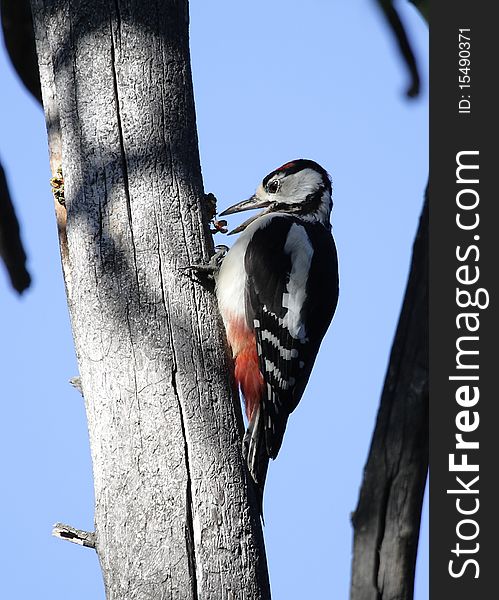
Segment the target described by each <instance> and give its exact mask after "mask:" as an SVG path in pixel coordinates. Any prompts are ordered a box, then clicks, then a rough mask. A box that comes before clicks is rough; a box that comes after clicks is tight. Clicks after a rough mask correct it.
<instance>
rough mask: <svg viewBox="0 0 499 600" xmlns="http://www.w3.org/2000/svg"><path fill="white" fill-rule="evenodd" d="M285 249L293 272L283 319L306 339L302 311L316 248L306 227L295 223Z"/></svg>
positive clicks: (297, 336) (294, 334)
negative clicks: (301, 317) (301, 316)
mask: <svg viewBox="0 0 499 600" xmlns="http://www.w3.org/2000/svg"><path fill="white" fill-rule="evenodd" d="M284 251H285V252H286V253H287V254H289V255H290V258H291V272H290V274H289V282H288V284H287V286H286V290H287V293H284V294H283V295H282V305H283V306H284V307H285V308H287V309H288V311H287V313H286V315H285V316H284V319H283V325H284V326H285V327H287V329H288V330H289V333H290V334H291V336H292V337H293V338H295V339H299V340H300V341H302V342H304V341H306V335H307V333H306V330H305V323H303V322H302V321H301V319H300V313H301V309H302V306H303V303H304V302H305V299H306V296H307V292H306V289H307V280H308V273H309V271H310V265H311V264H312V257H313V255H314V249H313V247H312V244H311V242H310V239H309V237H308V235H307V232H306V230H305V228H304V227H302V226H301V225H297V224H296V223H293V225H291V227H290V229H289V233H288V237H287V238H286V244H285V245H284Z"/></svg>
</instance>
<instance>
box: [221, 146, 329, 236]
mask: <svg viewBox="0 0 499 600" xmlns="http://www.w3.org/2000/svg"><path fill="white" fill-rule="evenodd" d="M332 206H333V201H332V188H331V179H330V177H329V175H328V173H327V171H326V170H325V169H323V168H322V167H321V166H320V165H319V164H317V163H316V162H314V161H313V160H307V159H303V158H300V159H297V160H293V161H291V162H288V163H286V164H284V165H282V167H279V168H278V169H275V171H272V172H271V173H269V174H268V175H267V176H266V177H264V179H263V181H262V182H261V183H260V185H259V186H258V188H257V190H256V192H255V193H254V194H253V196H251V198H248V199H247V200H243V201H242V202H238V203H237V204H234V205H233V206H231V207H229V208H227V209H226V210H224V211H223V212H221V213H220V216H225V215H231V214H234V213H237V212H242V211H244V210H252V209H256V208H263V209H264V210H263V211H261V212H260V213H258V214H257V215H255V216H253V217H251V218H250V219H248V220H247V221H245V222H244V223H243V224H242V225H240V226H239V227H237V228H236V229H234V230H233V231H231V232H230V234H233V233H239V232H241V231H243V230H244V229H246V227H248V225H249V224H250V223H252V222H253V221H255V220H256V219H258V218H259V217H261V216H262V215H264V214H268V213H273V212H279V213H288V214H294V215H297V216H300V217H301V218H303V219H304V220H307V221H311V222H319V223H321V224H322V225H324V226H325V227H328V228H329V227H330V223H329V218H330V214H331V209H332Z"/></svg>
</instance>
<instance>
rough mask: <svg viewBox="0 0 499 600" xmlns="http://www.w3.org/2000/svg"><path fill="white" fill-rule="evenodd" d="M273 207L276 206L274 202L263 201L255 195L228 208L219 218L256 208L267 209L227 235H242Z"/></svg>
mask: <svg viewBox="0 0 499 600" xmlns="http://www.w3.org/2000/svg"><path fill="white" fill-rule="evenodd" d="M273 207H274V204H273V203H272V202H270V201H269V200H266V199H265V200H262V199H261V198H258V197H257V196H256V195H253V196H251V198H248V199H247V200H243V201H242V202H238V203H237V204H234V205H233V206H230V207H229V208H226V209H225V210H224V211H222V212H221V213H220V215H219V216H220V217H225V216H226V215H233V214H234V213H238V212H243V211H245V210H253V209H255V208H266V210H262V211H260V212H259V213H258V214H256V215H254V216H253V217H251V218H250V219H248V220H247V221H244V223H242V224H241V225H239V227H236V229H233V230H232V231H229V233H228V234H227V235H232V234H234V233H240V232H241V231H244V230H245V229H246V227H248V225H249V224H250V223H253V221H254V220H255V219H258V217H261V216H262V215H264V214H266V213H268V212H270V211H271V210H272V208H273Z"/></svg>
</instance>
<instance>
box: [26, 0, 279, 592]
mask: <svg viewBox="0 0 499 600" xmlns="http://www.w3.org/2000/svg"><path fill="white" fill-rule="evenodd" d="M32 8H33V15H34V26H35V38H36V43H37V52H38V57H39V66H40V77H41V84H42V94H43V102H44V109H45V115H46V120H47V129H48V134H49V146H50V154H51V166H52V171H53V173H54V175H57V170H58V169H59V168H60V167H61V168H62V173H63V177H64V188H63V189H64V194H63V195H62V193H61V181H60V179H56V185H57V186H58V192H59V193H58V194H57V200H56V212H57V220H58V226H59V234H60V243H61V256H62V263H63V269H64V276H65V282H66V289H67V296H68V304H69V309H70V314H71V322H72V328H73V335H74V341H75V346H76V352H77V357H78V364H79V369H80V376H81V385H82V391H83V394H84V397H85V404H86V410H87V417H88V427H89V432H90V443H91V452H92V461H93V471H94V486H95V534H94V535H88V534H87V533H85V532H78V530H76V529H73V528H70V527H66V526H61V527H59V534H60V535H61V536H63V537H67V538H70V539H73V541H80V543H82V544H83V545H87V546H95V548H96V551H97V553H98V555H99V559H100V563H101V567H102V572H103V576H104V583H105V588H106V593H107V597H108V598H109V599H113V600H115V599H125V598H126V599H127V600H132V599H133V600H135V599H136V600H139V599H153V598H154V599H155V600H156V599H160V598H164V599H173V598H178V599H190V600H196V599H198V598H202V599H203V600H208V599H213V600H222V599H227V600H229V599H238V598H241V599H242V598H251V599H252V600H254V599H262V600H263V599H267V598H269V597H270V591H269V583H268V575H267V567H266V559H265V551H264V545H263V539H262V532H261V526H260V522H259V515H258V508H257V505H256V502H255V498H254V497H253V495H252V493H251V487H248V481H247V477H246V471H245V466H244V464H243V461H242V457H241V441H240V426H241V415H240V408H239V405H238V404H237V405H236V404H234V403H233V401H232V399H231V389H230V387H231V386H230V382H229V380H228V377H227V373H228V372H229V366H228V362H227V356H226V353H224V350H223V348H224V341H223V339H224V338H223V333H222V328H221V323H220V320H219V318H218V315H217V310H216V305H215V301H214V297H213V294H212V293H211V292H210V290H209V289H206V288H205V287H203V285H200V284H199V283H197V282H196V281H193V280H192V278H191V277H190V276H188V274H187V273H186V272H185V271H184V270H183V269H184V267H186V266H188V265H190V264H194V263H200V262H202V261H206V260H207V259H208V258H209V256H210V254H211V253H212V252H213V244H212V241H211V236H210V233H209V228H208V223H207V221H208V219H207V218H206V215H205V211H203V186H202V180H201V171H200V165H199V156H198V145H197V137H196V123H195V113H194V101H193V92H192V82H191V73H190V60H189V46H188V21H189V18H188V6H187V0H177V1H173V0H169V1H165V2H160V3H149V2H143V1H140V0H115V1H114V2H102V1H99V0H72V1H71V2H67V1H65V0H32ZM85 542H86V543H85Z"/></svg>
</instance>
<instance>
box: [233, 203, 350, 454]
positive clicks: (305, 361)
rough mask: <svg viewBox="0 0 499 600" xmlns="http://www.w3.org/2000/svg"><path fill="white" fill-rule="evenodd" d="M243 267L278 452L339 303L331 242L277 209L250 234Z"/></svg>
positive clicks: (266, 416) (272, 449) (270, 447)
mask: <svg viewBox="0 0 499 600" xmlns="http://www.w3.org/2000/svg"><path fill="white" fill-rule="evenodd" d="M245 268H246V274H247V285H246V313H247V315H248V321H249V322H248V325H249V326H250V327H251V328H253V329H254V330H255V336H256V342H257V351H258V356H259V364H260V370H261V372H262V375H263V377H264V380H265V390H264V394H263V398H262V405H261V408H260V414H259V415H258V418H259V421H260V428H261V429H263V430H264V431H265V444H266V450H267V455H268V456H269V457H271V458H275V457H276V456H277V454H278V452H279V449H280V447H281V443H282V438H283V436H284V431H285V429H286V423H287V420H288V417H289V415H290V413H291V412H292V411H293V410H294V409H295V408H296V406H297V404H298V402H299V401H300V398H301V396H302V394H303V391H304V389H305V386H306V384H307V381H308V379H309V376H310V373H311V371H312V367H313V365H314V362H315V357H316V355H317V352H318V350H319V346H320V343H321V341H322V338H323V337H324V334H325V333H326V330H327V328H328V326H329V323H330V322H331V319H332V317H333V314H334V311H335V308H336V303H337V300H338V264H337V256H336V248H335V245H334V241H333V238H332V236H331V234H330V232H329V231H327V230H326V229H325V228H324V226H322V225H320V224H311V223H310V224H309V223H306V222H304V221H301V220H299V219H297V218H295V217H292V216H288V215H275V216H274V217H273V218H272V219H271V220H270V222H267V224H265V225H264V226H263V227H261V228H260V229H258V230H257V231H256V232H255V234H254V235H253V237H252V239H251V241H250V243H249V244H248V248H247V250H246V255H245Z"/></svg>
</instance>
